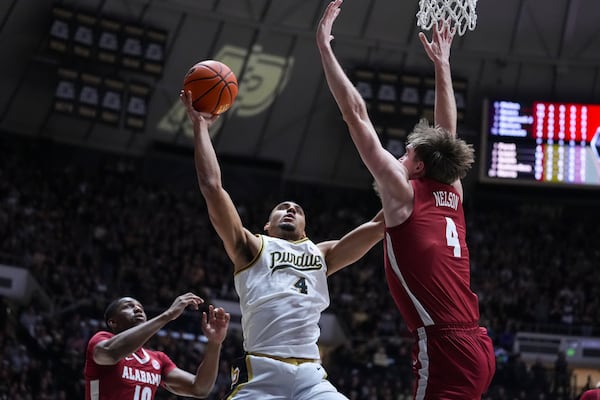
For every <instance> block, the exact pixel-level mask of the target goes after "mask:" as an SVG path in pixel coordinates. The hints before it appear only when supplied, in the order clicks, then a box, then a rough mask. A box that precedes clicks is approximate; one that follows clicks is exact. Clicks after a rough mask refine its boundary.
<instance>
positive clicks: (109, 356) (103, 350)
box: [93, 344, 123, 365]
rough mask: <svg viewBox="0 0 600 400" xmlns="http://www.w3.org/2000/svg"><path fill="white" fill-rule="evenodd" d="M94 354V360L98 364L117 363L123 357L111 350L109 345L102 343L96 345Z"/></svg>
mask: <svg viewBox="0 0 600 400" xmlns="http://www.w3.org/2000/svg"><path fill="white" fill-rule="evenodd" d="M93 356H94V362H95V363H96V364H98V365H115V364H116V363H118V362H119V361H120V360H121V358H123V357H121V356H120V355H119V354H116V352H115V351H113V350H111V348H110V347H109V346H102V345H101V344H98V345H96V347H94V354H93Z"/></svg>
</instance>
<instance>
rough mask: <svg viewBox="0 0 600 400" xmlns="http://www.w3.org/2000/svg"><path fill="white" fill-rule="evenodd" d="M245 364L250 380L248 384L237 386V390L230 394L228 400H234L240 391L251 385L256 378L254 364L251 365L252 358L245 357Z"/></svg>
mask: <svg viewBox="0 0 600 400" xmlns="http://www.w3.org/2000/svg"><path fill="white" fill-rule="evenodd" d="M244 362H245V363H246V372H247V373H248V380H247V381H246V382H243V383H239V384H237V386H236V387H235V389H233V390H232V391H231V393H229V396H227V397H226V400H229V399H233V398H234V397H235V395H236V394H237V393H238V392H239V391H240V390H242V389H243V388H244V386H246V385H247V384H248V383H250V381H252V379H253V377H254V374H253V373H252V364H251V363H250V356H248V355H246V357H244Z"/></svg>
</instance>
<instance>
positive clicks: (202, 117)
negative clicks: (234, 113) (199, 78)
mask: <svg viewBox="0 0 600 400" xmlns="http://www.w3.org/2000/svg"><path fill="white" fill-rule="evenodd" d="M179 99H180V100H181V102H182V103H183V105H184V106H185V110H186V111H187V114H188V117H189V118H190V119H191V120H192V122H193V123H196V122H199V123H206V127H207V128H209V127H210V126H211V125H212V124H214V123H215V122H216V121H217V119H219V115H212V114H207V113H203V112H200V111H196V109H194V107H193V105H192V104H193V101H192V91H191V90H188V91H187V92H186V91H184V90H181V91H180V92H179Z"/></svg>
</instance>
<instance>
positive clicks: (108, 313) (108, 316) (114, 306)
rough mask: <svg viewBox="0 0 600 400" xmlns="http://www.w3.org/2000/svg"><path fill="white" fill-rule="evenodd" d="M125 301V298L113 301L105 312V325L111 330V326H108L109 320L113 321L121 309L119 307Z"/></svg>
mask: <svg viewBox="0 0 600 400" xmlns="http://www.w3.org/2000/svg"><path fill="white" fill-rule="evenodd" d="M123 299H124V297H121V298H119V299H115V300H113V301H111V302H110V304H109V305H108V306H107V307H106V309H105V310H104V323H105V324H106V326H108V327H109V328H110V326H109V325H108V320H109V319H111V318H112V317H113V316H114V315H115V313H116V312H117V309H118V308H119V305H120V304H121V301H122V300H123Z"/></svg>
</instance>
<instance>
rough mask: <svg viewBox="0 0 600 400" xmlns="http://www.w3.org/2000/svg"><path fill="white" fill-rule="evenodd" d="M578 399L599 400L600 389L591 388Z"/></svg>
mask: <svg viewBox="0 0 600 400" xmlns="http://www.w3.org/2000/svg"><path fill="white" fill-rule="evenodd" d="M580 400H600V389H591V390H588V391H586V392H584V393H583V394H582V395H581V397H580Z"/></svg>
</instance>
